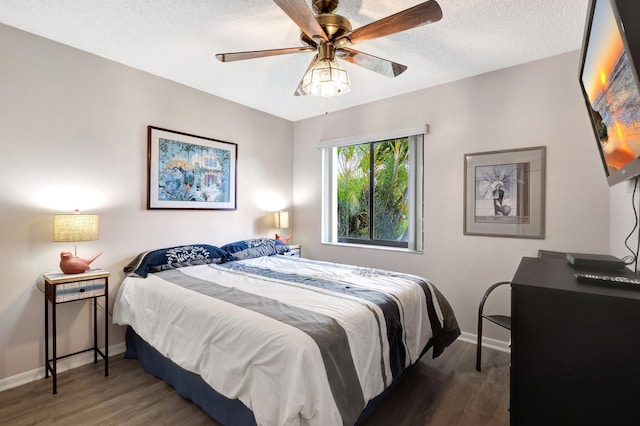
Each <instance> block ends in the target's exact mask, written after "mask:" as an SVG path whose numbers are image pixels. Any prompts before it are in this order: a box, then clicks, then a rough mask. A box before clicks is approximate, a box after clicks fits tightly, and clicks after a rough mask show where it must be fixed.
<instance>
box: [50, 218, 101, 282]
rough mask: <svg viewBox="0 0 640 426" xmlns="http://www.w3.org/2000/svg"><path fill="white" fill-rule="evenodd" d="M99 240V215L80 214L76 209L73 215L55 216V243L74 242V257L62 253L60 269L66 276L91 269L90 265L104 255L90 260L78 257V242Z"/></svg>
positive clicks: (65, 252) (68, 253)
mask: <svg viewBox="0 0 640 426" xmlns="http://www.w3.org/2000/svg"><path fill="white" fill-rule="evenodd" d="M97 239H98V215H97V214H80V212H79V211H78V210H77V209H76V210H75V211H74V212H73V214H55V215H53V241H55V242H73V243H74V244H75V246H74V252H73V255H72V254H71V253H70V252H68V251H63V252H62V253H60V269H61V270H62V272H64V273H65V274H79V273H82V272H85V271H86V270H87V269H89V264H90V263H91V262H93V261H94V260H95V259H96V258H97V257H98V256H100V255H101V254H102V253H98V254H97V255H95V256H93V257H92V258H90V259H82V258H79V257H77V255H78V241H95V240H97Z"/></svg>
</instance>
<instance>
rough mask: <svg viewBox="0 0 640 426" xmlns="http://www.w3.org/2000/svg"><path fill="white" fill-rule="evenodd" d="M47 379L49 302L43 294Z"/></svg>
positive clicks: (45, 374) (45, 294)
mask: <svg viewBox="0 0 640 426" xmlns="http://www.w3.org/2000/svg"><path fill="white" fill-rule="evenodd" d="M48 377H49V301H48V300H47V292H46V291H45V293H44V378H45V379H46V378H48Z"/></svg>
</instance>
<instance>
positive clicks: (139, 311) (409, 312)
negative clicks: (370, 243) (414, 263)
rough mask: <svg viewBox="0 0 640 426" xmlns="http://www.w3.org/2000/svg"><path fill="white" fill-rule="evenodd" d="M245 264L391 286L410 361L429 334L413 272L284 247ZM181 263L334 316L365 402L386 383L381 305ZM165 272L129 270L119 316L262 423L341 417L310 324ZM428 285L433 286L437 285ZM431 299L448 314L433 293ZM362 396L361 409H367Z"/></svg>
mask: <svg viewBox="0 0 640 426" xmlns="http://www.w3.org/2000/svg"><path fill="white" fill-rule="evenodd" d="M239 263H243V264H246V265H249V266H256V267H260V268H262V267H265V268H269V269H273V270H276V271H278V272H281V273H290V274H305V275H307V276H313V277H323V278H327V277H330V278H334V279H335V280H337V281H339V282H341V283H346V284H347V285H351V286H354V287H360V286H366V287H368V288H372V289H375V290H380V291H384V292H385V293H388V294H390V295H391V297H392V298H393V299H395V301H396V303H397V304H398V305H399V310H400V312H401V313H402V315H403V318H402V323H403V325H404V326H403V331H404V336H403V340H404V344H405V347H406V352H407V356H406V362H405V363H406V364H407V365H409V364H412V363H414V362H415V361H416V360H417V359H418V357H419V355H420V353H421V351H422V350H423V349H424V348H425V346H426V345H427V343H428V341H429V339H430V338H431V337H432V326H431V324H430V320H429V315H428V313H427V309H426V305H427V304H426V302H425V292H424V290H423V289H422V288H421V287H419V286H417V285H416V284H415V283H414V282H412V280H407V279H402V278H401V277H398V276H394V275H386V274H379V275H376V274H375V273H374V274H368V275H369V276H365V275H367V274H362V268H352V267H345V266H343V265H337V264H332V263H326V262H312V261H308V260H304V259H291V258H285V257H282V256H269V257H260V258H256V259H249V260H243V261H239ZM175 271H179V273H180V274H185V275H189V276H192V277H195V278H198V279H200V280H204V281H210V282H213V283H216V284H217V285H221V286H225V287H228V288H234V289H238V290H241V291H242V292H245V293H251V294H255V295H259V296H261V297H265V298H268V299H274V300H278V301H281V302H283V303H285V304H287V305H289V306H295V307H298V308H303V309H305V310H308V311H312V312H317V313H320V314H323V315H326V316H330V317H332V318H334V319H335V320H336V321H337V322H338V323H339V324H340V326H342V327H343V328H344V330H345V331H346V334H347V336H348V343H349V347H350V349H351V352H352V357H353V360H354V365H355V368H356V371H357V376H358V379H359V381H360V387H361V391H362V395H363V396H364V404H365V405H366V403H367V402H368V401H369V400H370V399H372V398H373V397H375V396H376V395H378V394H380V393H381V392H382V391H383V390H384V389H385V388H386V387H387V386H388V385H389V384H390V382H391V378H392V374H391V371H390V368H389V360H388V357H389V355H388V353H387V352H388V342H387V339H386V338H385V337H386V334H387V332H386V328H385V322H384V320H380V319H381V318H384V315H383V313H382V311H381V309H380V308H379V307H378V306H377V305H376V304H374V303H371V302H367V301H364V302H363V299H361V298H356V297H352V296H349V295H345V294H336V293H335V292H332V291H328V290H324V289H321V288H313V289H311V290H310V289H309V288H308V286H305V285H303V284H298V283H292V282H289V281H287V282H284V281H282V280H279V279H277V278H264V277H261V276H257V275H254V274H252V273H246V272H238V271H229V270H227V269H225V268H223V267H221V266H212V265H202V266H190V267H185V268H180V269H177V270H175ZM371 271H375V270H371ZM161 276H162V273H160V274H150V275H149V276H148V277H147V278H134V277H127V278H126V279H125V280H124V282H123V283H122V285H121V286H120V289H119V292H118V295H117V298H116V302H115V307H114V315H113V320H114V323H116V324H120V325H130V326H132V327H133V328H134V330H135V331H136V332H137V333H138V335H139V336H140V337H142V338H143V339H144V340H145V341H147V342H148V343H149V344H151V345H152V346H153V347H154V348H156V349H157V350H158V351H159V352H160V353H161V354H162V355H164V356H165V357H168V358H170V359H171V360H172V361H173V362H174V363H175V364H177V365H179V366H180V367H182V368H184V369H186V370H188V371H191V372H193V373H196V374H198V375H200V376H201V377H202V378H203V379H204V381H206V382H207V383H208V384H209V385H210V386H211V387H212V388H213V389H215V390H216V391H217V392H219V393H220V394H222V395H224V396H226V397H227V398H230V399H236V398H237V399H239V400H240V401H242V402H243V403H244V404H245V405H246V406H247V407H248V408H250V409H251V410H252V411H253V413H254V416H255V418H256V421H257V423H258V424H260V425H278V426H279V425H339V424H343V421H345V419H343V418H342V417H341V414H340V412H339V410H338V408H337V406H336V402H335V398H340V397H341V396H339V395H332V391H331V387H330V385H329V382H328V379H327V375H326V374H325V373H324V367H323V359H322V356H321V354H320V351H319V349H318V346H317V345H316V343H315V342H314V340H313V339H312V338H310V337H309V336H308V335H307V334H306V333H304V332H302V331H300V330H298V329H297V328H295V327H292V326H290V325H287V324H284V323H282V322H279V321H276V320H274V319H271V318H270V317H269V316H266V315H263V314H261V313H257V312H254V311H252V310H248V309H245V308H242V307H239V306H236V305H234V304H231V303H228V302H225V301H222V300H219V299H217V298H214V297H208V296H203V295H202V294H200V293H198V292H196V291H193V290H190V289H186V288H183V287H181V286H178V285H175V284H173V283H171V282H168V281H166V280H164V279H163V278H161ZM428 286H429V288H430V289H431V292H432V293H433V289H432V287H431V284H428ZM432 299H433V301H434V306H435V310H436V312H437V316H438V319H439V320H440V322H442V320H443V316H442V312H441V310H440V306H439V304H438V302H437V298H436V296H435V294H433V295H432ZM365 405H363V406H362V407H357V409H358V410H359V411H361V410H362V409H364V406H365ZM359 411H358V412H359Z"/></svg>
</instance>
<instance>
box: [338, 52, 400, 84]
mask: <svg viewBox="0 0 640 426" xmlns="http://www.w3.org/2000/svg"><path fill="white" fill-rule="evenodd" d="M336 56H337V57H338V58H340V59H343V60H345V61H347V62H350V63H352V64H354V65H359V66H361V67H363V68H366V69H368V70H371V71H373V72H377V73H378V74H382V75H384V76H385V77H397V76H399V75H400V74H402V73H403V72H405V71H406V69H407V67H406V66H405V65H402V64H398V63H396V62H391V61H388V60H386V59H382V58H378V57H377V56H373V55H369V54H368V53H363V52H359V51H357V50H353V49H348V48H346V47H342V48H340V49H338V50H336Z"/></svg>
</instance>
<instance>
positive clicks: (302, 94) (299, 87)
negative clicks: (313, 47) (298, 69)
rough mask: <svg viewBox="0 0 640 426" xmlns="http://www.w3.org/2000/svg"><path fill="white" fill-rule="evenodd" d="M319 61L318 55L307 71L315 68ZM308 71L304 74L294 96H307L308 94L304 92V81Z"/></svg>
mask: <svg viewBox="0 0 640 426" xmlns="http://www.w3.org/2000/svg"><path fill="white" fill-rule="evenodd" d="M317 61H318V55H316V56H314V57H313V60H312V61H311V62H310V63H309V66H308V67H307V71H309V70H310V69H311V68H313V66H314V65H315V64H316V62H317ZM307 71H305V72H304V74H302V79H301V80H300V84H298V88H297V89H296V91H295V92H294V93H293V95H294V96H307V94H306V93H304V92H303V91H302V82H303V81H304V76H305V74H307Z"/></svg>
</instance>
